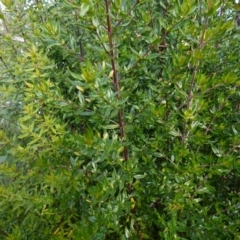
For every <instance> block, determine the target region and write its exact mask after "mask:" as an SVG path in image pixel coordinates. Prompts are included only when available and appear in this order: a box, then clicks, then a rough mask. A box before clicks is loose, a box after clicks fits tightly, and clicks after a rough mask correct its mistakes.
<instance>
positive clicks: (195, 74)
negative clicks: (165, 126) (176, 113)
mask: <svg viewBox="0 0 240 240" xmlns="http://www.w3.org/2000/svg"><path fill="white" fill-rule="evenodd" d="M207 25H208V18H205V24H204V26H203V30H202V35H201V39H200V42H199V49H200V51H201V50H202V49H203V47H204V45H205V41H204V37H205V33H206V30H207ZM199 62H200V61H199V60H198V61H197V62H196V63H195V65H194V68H193V73H192V77H191V81H190V87H189V91H188V95H187V106H186V110H189V109H190V107H191V102H192V98H193V93H192V92H193V87H194V83H195V79H196V76H197V71H198V67H199ZM187 136H188V133H187V121H186V120H185V122H184V126H183V131H182V141H181V143H182V145H183V144H184V143H185V141H186V138H187Z"/></svg>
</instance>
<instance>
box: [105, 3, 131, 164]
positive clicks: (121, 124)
mask: <svg viewBox="0 0 240 240" xmlns="http://www.w3.org/2000/svg"><path fill="white" fill-rule="evenodd" d="M105 5H106V18H107V19H106V20H107V32H108V42H109V48H110V50H109V56H110V59H111V64H112V71H113V83H114V89H115V92H116V98H117V100H119V99H120V95H119V80H118V74H117V68H116V61H115V55H114V45H113V38H112V33H113V30H112V26H111V20H110V12H109V2H108V0H105ZM118 124H119V129H120V136H121V139H122V140H123V141H124V140H125V132H124V122H123V116H122V110H119V111H118ZM123 154H124V160H125V161H126V160H128V150H127V148H126V146H124V150H123Z"/></svg>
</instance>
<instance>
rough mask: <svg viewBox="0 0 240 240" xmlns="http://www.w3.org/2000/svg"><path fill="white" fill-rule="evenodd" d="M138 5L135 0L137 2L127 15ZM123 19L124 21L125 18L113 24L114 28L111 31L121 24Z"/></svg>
mask: <svg viewBox="0 0 240 240" xmlns="http://www.w3.org/2000/svg"><path fill="white" fill-rule="evenodd" d="M138 3H139V0H137V1H136V2H135V4H134V5H133V6H132V7H131V8H130V9H129V10H128V12H127V15H129V14H130V12H131V11H132V10H133V9H134V8H135V7H136V6H137V5H138ZM124 19H125V18H122V19H121V20H119V21H118V22H117V23H116V24H115V26H114V27H113V29H115V28H116V27H118V26H119V25H120V24H121V23H122V21H123V20H124Z"/></svg>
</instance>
